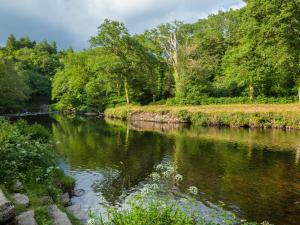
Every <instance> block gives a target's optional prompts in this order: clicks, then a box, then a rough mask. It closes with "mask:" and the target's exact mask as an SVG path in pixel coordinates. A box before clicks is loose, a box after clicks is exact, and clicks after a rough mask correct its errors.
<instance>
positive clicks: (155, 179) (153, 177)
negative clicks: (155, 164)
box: [150, 172, 160, 181]
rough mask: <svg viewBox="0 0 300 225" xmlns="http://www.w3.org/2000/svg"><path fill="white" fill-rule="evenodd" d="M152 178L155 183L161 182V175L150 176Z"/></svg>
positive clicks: (153, 174)
mask: <svg viewBox="0 0 300 225" xmlns="http://www.w3.org/2000/svg"><path fill="white" fill-rule="evenodd" d="M150 177H151V179H152V180H153V181H159V179H160V175H159V173H155V172H154V173H152V174H151V175H150Z"/></svg>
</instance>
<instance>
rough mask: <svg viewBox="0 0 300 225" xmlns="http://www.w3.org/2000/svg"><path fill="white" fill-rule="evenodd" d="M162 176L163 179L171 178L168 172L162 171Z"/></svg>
mask: <svg viewBox="0 0 300 225" xmlns="http://www.w3.org/2000/svg"><path fill="white" fill-rule="evenodd" d="M162 175H163V176H164V177H165V178H169V177H170V176H171V173H170V171H168V170H167V171H164V172H163V173H162Z"/></svg>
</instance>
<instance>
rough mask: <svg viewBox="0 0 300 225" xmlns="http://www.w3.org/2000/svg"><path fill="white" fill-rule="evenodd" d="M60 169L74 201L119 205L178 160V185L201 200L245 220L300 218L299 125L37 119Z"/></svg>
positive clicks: (298, 220) (280, 222)
mask: <svg viewBox="0 0 300 225" xmlns="http://www.w3.org/2000/svg"><path fill="white" fill-rule="evenodd" d="M40 122H41V123H44V124H45V125H46V126H48V127H50V128H51V129H52V130H53V134H54V139H55V143H56V147H57V151H59V152H60V153H61V154H62V155H63V156H64V158H65V161H64V162H63V163H62V165H63V167H64V169H65V170H66V171H67V172H68V173H70V174H71V175H72V176H74V177H75V178H76V180H77V188H79V189H84V190H85V194H84V195H83V196H81V197H78V198H74V199H73V200H74V202H75V203H79V204H81V205H83V206H84V207H85V208H86V209H88V207H92V208H93V209H94V208H97V207H99V208H101V204H103V203H109V204H117V203H119V202H122V200H124V198H126V196H128V195H130V193H132V192H134V191H136V190H137V189H138V188H139V184H140V183H141V182H143V181H144V180H145V178H146V177H147V176H148V175H149V174H150V173H151V172H152V171H153V167H154V166H155V165H157V164H160V163H162V162H168V161H170V162H176V164H177V165H178V170H179V173H180V174H182V175H183V176H184V182H183V185H182V187H181V188H182V190H186V188H187V187H188V186H190V185H194V186H196V187H198V188H199V192H200V194H199V200H200V201H201V203H202V204H203V206H208V208H209V206H210V205H211V204H219V202H220V201H222V202H224V203H225V204H226V209H227V210H230V211H232V212H235V213H236V214H237V215H238V216H239V217H241V218H245V219H247V220H250V221H257V222H262V221H265V220H267V221H269V222H271V223H273V224H278V225H283V224H285V225H287V224H290V225H299V224H300V203H299V202H300V166H299V163H300V162H299V161H300V132H299V131H282V130H249V129H229V128H222V129H220V128H203V127H189V128H187V127H180V126H178V125H173V126H172V125H161V124H151V123H135V124H131V125H128V126H127V124H124V123H121V122H117V121H104V120H102V119H97V118H80V117H77V118H63V117H60V116H57V115H56V116H54V117H53V118H52V119H49V118H46V117H44V118H42V119H40Z"/></svg>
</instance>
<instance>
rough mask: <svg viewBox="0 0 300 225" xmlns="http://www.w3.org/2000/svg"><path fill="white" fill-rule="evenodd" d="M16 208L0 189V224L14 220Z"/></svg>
mask: <svg viewBox="0 0 300 225" xmlns="http://www.w3.org/2000/svg"><path fill="white" fill-rule="evenodd" d="M15 216H16V210H15V207H14V206H13V204H12V203H11V202H10V201H9V200H8V199H7V198H6V197H5V195H4V194H3V192H2V190H1V189H0V224H6V223H9V222H11V221H13V220H14V218H15Z"/></svg>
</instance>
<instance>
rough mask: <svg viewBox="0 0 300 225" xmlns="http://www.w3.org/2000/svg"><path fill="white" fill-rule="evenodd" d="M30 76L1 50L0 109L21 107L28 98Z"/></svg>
mask: <svg viewBox="0 0 300 225" xmlns="http://www.w3.org/2000/svg"><path fill="white" fill-rule="evenodd" d="M27 83H28V77H27V76H26V75H25V74H24V73H23V71H22V70H21V69H20V68H19V67H18V66H17V65H16V64H14V62H13V60H11V59H9V57H6V56H5V55H4V54H2V53H1V51H0V111H2V110H5V109H7V108H14V107H16V108H17V107H20V106H21V105H22V104H23V103H24V101H25V100H27V99H28V97H29V96H28V95H29V88H28V85H27Z"/></svg>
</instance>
